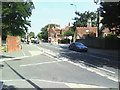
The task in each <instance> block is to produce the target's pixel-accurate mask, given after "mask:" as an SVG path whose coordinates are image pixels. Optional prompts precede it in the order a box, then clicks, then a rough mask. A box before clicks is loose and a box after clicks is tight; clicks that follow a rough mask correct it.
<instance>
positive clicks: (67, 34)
mask: <svg viewBox="0 0 120 90" xmlns="http://www.w3.org/2000/svg"><path fill="white" fill-rule="evenodd" d="M62 35H63V36H74V29H73V28H72V27H70V28H69V30H68V31H64V32H63V33H62Z"/></svg>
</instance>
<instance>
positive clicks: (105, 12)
mask: <svg viewBox="0 0 120 90" xmlns="http://www.w3.org/2000/svg"><path fill="white" fill-rule="evenodd" d="M101 9H102V10H101V11H102V12H101V16H102V17H103V20H102V23H103V24H104V25H105V26H106V27H108V28H109V29H110V30H111V29H112V28H118V34H120V13H119V11H120V1H119V2H102V3H101Z"/></svg>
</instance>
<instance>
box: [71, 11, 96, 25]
mask: <svg viewBox="0 0 120 90" xmlns="http://www.w3.org/2000/svg"><path fill="white" fill-rule="evenodd" d="M75 14H76V15H77V16H78V17H75V18H74V20H75V22H74V24H73V25H74V26H75V27H87V22H88V20H89V19H90V20H91V23H92V27H94V26H96V18H97V17H96V16H97V15H96V13H94V12H89V11H85V12H84V13H79V12H75Z"/></svg>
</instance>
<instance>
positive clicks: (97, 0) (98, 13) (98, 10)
mask: <svg viewBox="0 0 120 90" xmlns="http://www.w3.org/2000/svg"><path fill="white" fill-rule="evenodd" d="M100 1H101V0H100ZM98 2H99V0H94V3H96V4H98ZM99 16H100V8H97V31H96V37H99V20H100V17H99Z"/></svg>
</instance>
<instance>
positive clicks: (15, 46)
mask: <svg viewBox="0 0 120 90" xmlns="http://www.w3.org/2000/svg"><path fill="white" fill-rule="evenodd" d="M18 50H21V48H20V39H19V37H15V36H7V52H11V51H18Z"/></svg>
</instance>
